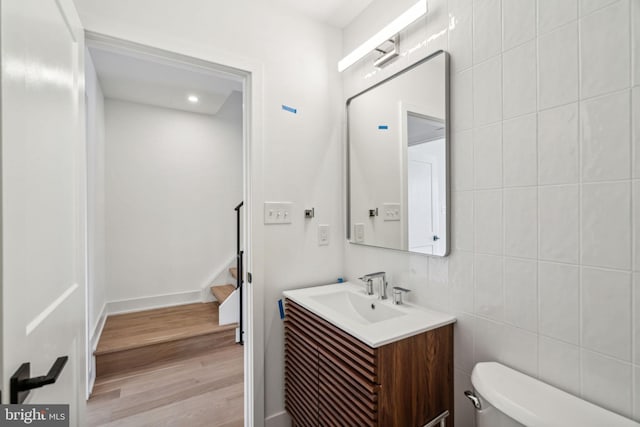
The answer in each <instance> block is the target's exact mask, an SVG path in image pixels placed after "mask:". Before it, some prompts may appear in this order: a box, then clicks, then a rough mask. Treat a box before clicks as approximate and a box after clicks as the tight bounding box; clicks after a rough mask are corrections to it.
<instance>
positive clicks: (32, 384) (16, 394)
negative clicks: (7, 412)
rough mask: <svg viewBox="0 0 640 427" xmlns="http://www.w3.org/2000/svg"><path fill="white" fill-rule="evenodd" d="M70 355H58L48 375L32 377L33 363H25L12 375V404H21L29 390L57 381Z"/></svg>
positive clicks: (10, 384)
mask: <svg viewBox="0 0 640 427" xmlns="http://www.w3.org/2000/svg"><path fill="white" fill-rule="evenodd" d="M67 360H69V356H62V357H58V358H57V359H56V361H55V362H54V363H53V366H51V369H49V372H47V375H43V376H40V377H33V378H30V377H31V363H29V362H27V363H23V364H22V365H20V367H19V368H18V370H17V371H16V372H15V373H14V374H13V375H12V376H11V380H10V381H9V392H10V393H11V396H10V398H11V399H10V402H9V403H11V404H21V403H22V402H24V400H25V399H26V398H27V396H28V395H29V391H30V390H33V389H34V388H40V387H43V386H45V385H48V384H53V383H55V382H56V380H57V379H58V377H59V376H60V373H61V372H62V369H63V368H64V365H66V364H67Z"/></svg>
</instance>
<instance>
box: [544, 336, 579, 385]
mask: <svg viewBox="0 0 640 427" xmlns="http://www.w3.org/2000/svg"><path fill="white" fill-rule="evenodd" d="M538 354H539V356H538V359H539V362H538V363H539V375H540V379H541V380H542V381H544V382H546V383H549V384H551V385H553V386H555V387H558V388H559V389H561V390H564V391H566V392H568V393H571V394H574V395H580V348H579V347H578V346H575V345H572V344H567V343H565V342H562V341H557V340H554V339H551V338H547V337H542V336H541V337H540V342H539V347H538Z"/></svg>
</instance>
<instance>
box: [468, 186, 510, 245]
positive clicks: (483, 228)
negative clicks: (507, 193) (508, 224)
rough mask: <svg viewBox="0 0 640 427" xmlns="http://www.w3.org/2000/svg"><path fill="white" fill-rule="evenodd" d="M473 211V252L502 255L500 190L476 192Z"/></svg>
mask: <svg viewBox="0 0 640 427" xmlns="http://www.w3.org/2000/svg"><path fill="white" fill-rule="evenodd" d="M474 209H475V215H474V217H475V233H474V235H475V239H474V240H475V242H474V248H475V251H476V252H480V253H485V254H493V255H502V251H503V248H502V190H487V191H477V192H476V193H475V198H474Z"/></svg>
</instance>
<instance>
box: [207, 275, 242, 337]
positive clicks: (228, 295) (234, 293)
mask: <svg viewBox="0 0 640 427" xmlns="http://www.w3.org/2000/svg"><path fill="white" fill-rule="evenodd" d="M229 273H230V274H231V276H232V277H233V278H234V279H236V280H237V279H238V269H237V268H236V267H232V268H230V269H229ZM211 293H212V294H213V297H214V298H215V299H216V301H217V303H218V310H219V311H218V313H219V315H218V324H219V325H230V324H235V323H238V320H239V317H240V316H239V313H238V305H239V303H240V302H239V292H238V290H237V289H236V287H235V286H234V285H231V284H227V285H213V286H211Z"/></svg>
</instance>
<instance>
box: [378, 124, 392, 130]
mask: <svg viewBox="0 0 640 427" xmlns="http://www.w3.org/2000/svg"><path fill="white" fill-rule="evenodd" d="M378 129H379V130H388V129H389V126H388V125H378Z"/></svg>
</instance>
